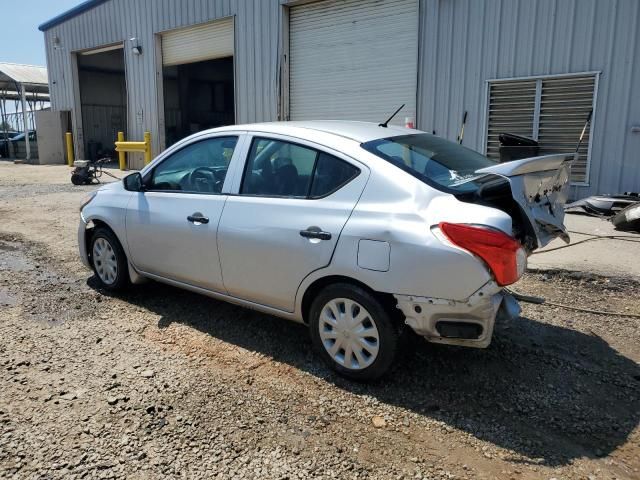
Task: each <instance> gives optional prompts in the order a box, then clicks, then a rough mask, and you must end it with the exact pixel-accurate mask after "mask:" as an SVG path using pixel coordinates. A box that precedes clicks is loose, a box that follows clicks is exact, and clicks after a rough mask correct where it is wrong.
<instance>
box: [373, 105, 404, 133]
mask: <svg viewBox="0 0 640 480" xmlns="http://www.w3.org/2000/svg"><path fill="white" fill-rule="evenodd" d="M403 108H404V103H403V104H402V105H400V108H399V109H397V110H396V111H395V112H393V115H391V116H390V117H389V118H387V121H386V122H382V123H379V124H378V126H379V127H384V128H387V126H388V125H389V122H390V121H391V120H392V119H393V117H395V116H396V115H397V114H398V112H399V111H400V110H402V109H403Z"/></svg>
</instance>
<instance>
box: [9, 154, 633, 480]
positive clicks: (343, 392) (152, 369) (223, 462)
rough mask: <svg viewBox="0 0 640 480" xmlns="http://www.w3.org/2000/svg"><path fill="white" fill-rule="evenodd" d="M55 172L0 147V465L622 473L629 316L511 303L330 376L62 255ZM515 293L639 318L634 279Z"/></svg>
mask: <svg viewBox="0 0 640 480" xmlns="http://www.w3.org/2000/svg"><path fill="white" fill-rule="evenodd" d="M68 175H69V173H68V169H66V168H63V167H49V168H47V167H30V166H14V165H10V164H6V163H4V162H0V478H3V479H4V478H20V479H22V478H27V479H58V478H60V479H62V478H64V479H67V478H133V479H138V478H139V479H143V478H144V479H147V478H149V479H158V478H238V479H240V478H242V479H245V478H256V479H258V478H269V479H270V478H274V479H285V478H287V479H293V478H406V479H409V478H429V479H431V478H433V479H440V478H444V479H449V478H458V479H464V478H468V479H476V478H480V479H493V478H498V479H503V478H505V479H511V478H513V479H539V478H543V479H552V478H556V479H558V480H559V479H564V478H584V479H605V478H611V479H613V478H617V479H638V478H640V428H638V423H639V421H640V366H639V363H638V362H639V361H640V320H638V319H634V318H631V317H622V316H611V315H595V314H590V313H581V312H575V311H571V310H567V309H563V308H558V307H550V306H539V305H525V307H524V311H523V316H522V318H521V319H519V320H517V321H513V322H510V323H508V324H500V325H498V326H497V329H496V332H495V337H494V342H493V343H492V345H491V346H490V348H488V349H487V350H470V349H461V348H452V347H444V346H436V345H430V344H426V343H424V342H422V341H420V340H419V339H415V340H414V342H413V345H411V349H410V352H409V353H407V354H406V355H405V356H404V357H403V358H402V359H401V360H400V362H399V363H398V365H397V366H396V368H395V370H394V372H393V374H392V375H390V376H389V377H388V378H387V379H385V380H384V381H382V382H379V383H376V384H371V385H365V384H356V383H351V382H348V381H345V380H343V379H341V378H339V377H337V376H335V375H333V374H332V373H331V372H330V371H329V370H327V369H326V368H325V367H324V366H323V365H322V364H321V363H320V362H319V359H317V358H316V357H315V356H314V355H313V354H312V353H311V345H310V341H309V339H308V337H307V332H306V329H305V328H304V327H303V326H300V325H296V324H292V323H289V322H286V321H284V320H280V319H276V318H272V317H269V316H265V315H263V314H259V313H255V312H252V311H249V310H245V309H242V308H239V307H234V306H231V305H228V304H225V303H221V302H218V301H215V300H212V299H209V298H205V297H202V296H198V295H195V294H192V293H189V292H184V291H181V290H178V289H175V288H171V287H168V286H164V285H160V284H156V283H149V284H146V285H143V286H140V287H136V288H134V289H132V290H131V291H130V292H129V293H127V294H125V295H121V296H111V295H108V294H107V293H106V292H103V291H100V290H99V289H97V286H96V283H95V281H94V279H93V278H92V275H91V272H89V271H87V270H85V269H84V268H83V267H82V266H81V265H80V263H79V260H78V259H77V256H76V255H77V254H76V246H75V230H76V227H77V205H78V203H79V199H80V198H81V197H82V195H83V191H86V190H88V189H90V188H92V187H82V188H77V187H71V186H70V184H67V183H68ZM514 287H515V289H517V290H518V291H520V292H523V293H528V294H538V295H543V296H545V297H547V298H548V299H549V300H553V301H556V302H562V303H566V304H570V305H573V306H578V307H586V308H595V309H599V310H608V311H616V312H624V313H635V314H640V302H639V301H638V298H640V284H639V283H637V282H636V281H634V280H631V279H619V278H603V277H597V276H591V275H585V274H575V273H568V272H553V271H552V272H544V273H537V272H530V273H529V274H527V275H526V276H525V277H524V279H523V280H521V281H520V282H519V283H518V284H517V285H515V286H514Z"/></svg>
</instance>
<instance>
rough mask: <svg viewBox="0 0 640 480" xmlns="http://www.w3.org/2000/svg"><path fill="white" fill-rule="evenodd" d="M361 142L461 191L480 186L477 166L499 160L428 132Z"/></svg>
mask: <svg viewBox="0 0 640 480" xmlns="http://www.w3.org/2000/svg"><path fill="white" fill-rule="evenodd" d="M361 146H362V148H364V149H365V150H367V151H368V152H371V153H373V154H374V155H377V156H378V157H380V158H383V159H384V160H387V161H388V162H391V163H393V164H394V165H395V166H397V167H399V168H401V169H402V170H404V171H406V172H408V173H410V174H411V175H413V176H414V177H416V178H418V179H420V180H422V181H423V182H425V183H428V184H430V185H432V186H434V187H444V189H445V190H453V191H455V192H461V193H462V192H470V191H473V190H476V189H477V188H478V186H479V185H478V184H476V182H475V181H474V179H476V178H479V176H478V175H476V174H475V171H476V170H478V169H480V168H485V167H490V166H493V165H495V164H496V162H495V161H493V160H491V159H489V158H487V157H485V156H484V155H481V154H480V153H478V152H474V151H473V150H470V149H468V148H466V147H463V146H462V145H459V144H457V143H454V142H451V141H449V140H445V139H444V138H440V137H436V136H435V135H429V134H428V133H421V134H416V135H402V136H398V137H391V138H381V139H379V140H373V141H370V142H366V143H363V144H362V145H361Z"/></svg>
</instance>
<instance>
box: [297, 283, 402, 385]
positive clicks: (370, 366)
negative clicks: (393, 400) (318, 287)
mask: <svg viewBox="0 0 640 480" xmlns="http://www.w3.org/2000/svg"><path fill="white" fill-rule="evenodd" d="M309 320H310V321H309V328H310V330H311V339H312V341H313V344H314V347H315V348H316V350H317V351H318V352H319V354H320V356H321V357H322V358H323V359H324V361H325V362H326V363H327V364H328V365H329V366H330V367H331V368H332V369H333V370H335V371H336V372H338V373H339V374H341V375H343V376H345V377H348V378H351V379H354V380H373V379H377V378H380V377H381V376H383V375H384V374H385V373H386V372H387V371H388V370H389V367H390V366H391V364H392V363H393V360H394V358H395V356H396V351H397V348H398V338H399V335H398V331H397V329H396V326H395V325H394V323H393V319H392V318H391V316H390V315H389V313H388V312H387V311H386V309H385V307H384V305H383V304H382V303H381V302H380V301H379V300H378V299H377V298H376V297H375V296H374V295H373V294H371V293H370V292H368V291H367V290H365V289H363V288H360V287H357V286H355V285H350V284H346V283H345V284H336V285H331V286H329V287H326V288H325V289H324V290H322V291H321V292H320V293H319V294H318V296H317V297H316V298H315V300H314V301H313V304H312V305H311V310H310V318H309Z"/></svg>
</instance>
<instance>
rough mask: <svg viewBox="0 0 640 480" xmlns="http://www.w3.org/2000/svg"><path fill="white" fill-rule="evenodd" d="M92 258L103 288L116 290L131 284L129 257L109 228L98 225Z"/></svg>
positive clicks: (94, 237) (93, 237)
mask: <svg viewBox="0 0 640 480" xmlns="http://www.w3.org/2000/svg"><path fill="white" fill-rule="evenodd" d="M91 260H92V263H93V270H94V271H95V273H96V277H97V278H98V281H99V282H100V285H101V287H102V288H105V289H107V290H112V291H116V290H122V289H124V288H125V287H127V286H128V285H129V270H128V267H129V266H128V264H127V257H126V255H125V254H124V250H123V249H122V245H120V242H119V241H118V238H117V237H116V236H115V234H114V233H113V232H112V231H111V230H109V229H108V228H105V227H98V228H97V229H96V231H95V232H94V234H93V236H92V237H91Z"/></svg>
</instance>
